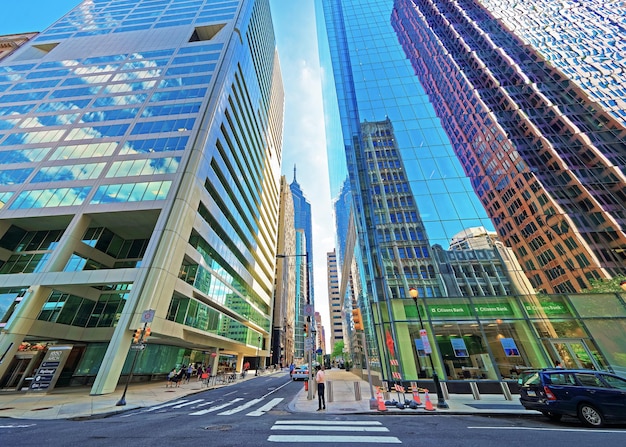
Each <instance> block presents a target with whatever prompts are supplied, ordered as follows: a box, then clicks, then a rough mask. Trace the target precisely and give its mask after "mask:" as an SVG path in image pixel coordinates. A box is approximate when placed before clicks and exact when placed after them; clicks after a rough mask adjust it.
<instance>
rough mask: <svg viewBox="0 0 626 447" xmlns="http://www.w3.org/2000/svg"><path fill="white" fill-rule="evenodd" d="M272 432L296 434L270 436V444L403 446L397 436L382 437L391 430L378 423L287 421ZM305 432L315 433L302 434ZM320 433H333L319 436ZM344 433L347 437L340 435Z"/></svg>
mask: <svg viewBox="0 0 626 447" xmlns="http://www.w3.org/2000/svg"><path fill="white" fill-rule="evenodd" d="M272 430H277V431H294V432H296V433H294V434H285V435H270V436H269V437H268V438H267V440H268V441H270V442H291V443H297V442H308V443H332V444H335V443H336V444H339V443H342V442H349V443H371V444H374V443H375V444H402V441H400V440H399V439H398V438H396V437H395V436H381V435H380V434H381V433H389V429H388V428H387V427H384V426H383V425H382V423H380V422H378V421H322V420H317V419H316V420H286V421H276V423H275V424H274V425H273V426H272ZM303 431H309V432H313V433H306V434H301V432H303ZM320 432H332V433H329V434H319V433H320ZM341 432H344V433H347V434H346V435H340V434H339V433H341ZM358 432H361V433H372V435H367V434H366V435H356V434H354V433H358Z"/></svg>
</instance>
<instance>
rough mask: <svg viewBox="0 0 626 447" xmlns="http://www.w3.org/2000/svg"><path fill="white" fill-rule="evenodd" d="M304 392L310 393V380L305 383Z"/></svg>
mask: <svg viewBox="0 0 626 447" xmlns="http://www.w3.org/2000/svg"><path fill="white" fill-rule="evenodd" d="M304 391H309V381H308V380H305V381H304Z"/></svg>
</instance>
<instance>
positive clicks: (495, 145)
mask: <svg viewBox="0 0 626 447" xmlns="http://www.w3.org/2000/svg"><path fill="white" fill-rule="evenodd" d="M479 3H480V4H479ZM503 3H504V4H503ZM395 5H396V7H395V8H396V9H395V10H394V14H393V17H392V23H393V26H394V27H395V29H396V30H397V32H398V36H399V39H400V42H401V44H402V46H403V47H404V49H405V51H406V54H407V56H408V57H409V59H410V60H411V62H412V65H413V67H414V68H415V71H416V73H417V75H418V77H419V79H420V81H421V82H422V83H423V86H424V89H425V90H426V92H427V93H428V95H429V98H430V101H431V103H432V104H433V106H434V107H435V109H436V111H437V114H438V116H439V117H440V119H441V123H442V125H443V127H444V129H445V130H446V133H447V134H448V136H449V138H450V140H451V142H452V144H453V146H454V150H455V153H456V155H457V157H458V158H459V160H460V161H461V162H462V164H463V168H464V170H465V173H466V174H467V175H468V176H469V177H470V178H471V180H472V185H473V187H474V190H475V191H476V194H477V195H478V196H479V197H480V200H481V202H482V204H483V206H484V207H485V209H486V210H487V212H488V213H489V215H490V217H491V220H492V221H493V223H494V225H495V227H496V230H497V232H498V234H499V235H500V238H501V240H502V241H503V242H504V243H505V244H506V245H507V246H510V247H512V248H513V250H514V251H515V253H516V255H517V257H518V259H519V260H520V263H521V264H522V267H523V268H524V271H525V272H526V275H527V276H528V278H529V279H530V281H531V283H532V284H533V287H534V288H536V289H537V290H543V291H547V292H557V293H558V292H561V293H566V292H575V291H580V290H583V289H587V288H589V286H590V281H591V280H593V279H600V278H612V277H614V276H616V275H624V274H626V251H625V250H624V249H625V248H626V232H625V229H626V158H625V156H624V153H625V151H626V142H625V136H626V128H625V127H624V123H625V122H626V112H624V111H625V110H626V102H625V101H624V92H625V90H626V82H625V81H624V77H623V74H622V73H623V71H624V69H626V62H625V58H624V54H623V51H622V50H621V49H618V48H617V47H616V46H615V45H613V42H615V41H616V40H620V39H621V40H624V39H625V38H626V33H625V32H624V30H623V28H622V27H620V25H619V23H621V22H622V21H623V8H621V7H614V6H613V5H608V4H606V2H601V1H589V2H585V6H584V8H583V7H579V3H578V2H559V3H552V4H551V3H550V2H545V1H529V2H521V3H520V2H515V1H512V0H511V1H507V2H502V1H498V2H494V1H489V0H488V1H482V2H476V1H471V0H468V1H463V2H453V1H434V0H419V1H406V0H401V1H397V2H395ZM620 11H621V15H620ZM557 36H558V37H557ZM451 74H452V75H451ZM457 74H458V75H457Z"/></svg>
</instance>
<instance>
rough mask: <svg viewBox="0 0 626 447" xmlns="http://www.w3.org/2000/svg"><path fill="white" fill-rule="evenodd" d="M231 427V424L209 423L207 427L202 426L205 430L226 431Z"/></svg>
mask: <svg viewBox="0 0 626 447" xmlns="http://www.w3.org/2000/svg"><path fill="white" fill-rule="evenodd" d="M231 428H232V426H231V425H209V426H208V427H204V429H205V430H211V431H228V430H230V429H231Z"/></svg>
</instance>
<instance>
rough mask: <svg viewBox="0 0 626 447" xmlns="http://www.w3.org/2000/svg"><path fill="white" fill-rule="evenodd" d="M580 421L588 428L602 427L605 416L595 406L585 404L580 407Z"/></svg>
mask: <svg viewBox="0 0 626 447" xmlns="http://www.w3.org/2000/svg"><path fill="white" fill-rule="evenodd" d="M578 419H580V422H582V423H583V424H585V425H586V426H587V427H602V426H603V425H604V416H602V413H600V412H599V411H598V410H597V409H596V407H594V406H593V405H590V404H587V403H583V404H580V405H579V406H578Z"/></svg>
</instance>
